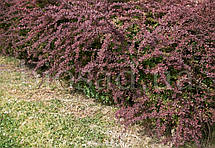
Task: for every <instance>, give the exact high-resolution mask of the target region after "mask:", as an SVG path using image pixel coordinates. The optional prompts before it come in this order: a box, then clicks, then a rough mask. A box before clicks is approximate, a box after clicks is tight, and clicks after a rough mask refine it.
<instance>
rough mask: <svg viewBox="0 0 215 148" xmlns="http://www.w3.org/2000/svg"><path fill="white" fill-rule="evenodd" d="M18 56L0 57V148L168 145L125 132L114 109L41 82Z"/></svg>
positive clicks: (159, 147) (134, 129) (136, 132)
mask: <svg viewBox="0 0 215 148" xmlns="http://www.w3.org/2000/svg"><path fill="white" fill-rule="evenodd" d="M41 81H42V78H40V77H39V76H38V75H37V74H35V73H33V72H32V70H30V69H28V68H27V67H26V66H25V65H23V64H22V63H21V62H20V60H17V59H14V58H11V57H3V56H0V121H1V122H0V147H38V148H42V147H62V148H66V147H114V148H116V147H122V148H127V147H135V148H138V147H139V148H168V146H164V145H162V144H158V142H157V140H155V139H151V138H149V137H147V136H145V135H143V132H139V131H140V127H138V126H137V125H134V126H131V127H129V128H128V130H126V131H125V128H124V126H122V125H120V124H119V123H118V121H117V120H116V119H115V118H114V114H115V111H116V108H114V107H110V106H105V105H101V104H99V103H96V102H94V101H93V99H87V98H85V97H84V96H82V95H81V94H71V93H70V92H69V91H68V90H67V89H65V88H63V87H62V86H61V85H60V82H59V80H54V81H53V82H49V81H48V79H45V81H44V83H43V84H42V85H41V87H40V88H38V86H39V84H40V82H41Z"/></svg>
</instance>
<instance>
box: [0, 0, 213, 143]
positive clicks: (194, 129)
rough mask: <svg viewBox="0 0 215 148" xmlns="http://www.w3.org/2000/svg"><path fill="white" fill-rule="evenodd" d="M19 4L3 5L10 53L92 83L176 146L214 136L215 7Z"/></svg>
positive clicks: (172, 1) (87, 0)
mask: <svg viewBox="0 0 215 148" xmlns="http://www.w3.org/2000/svg"><path fill="white" fill-rule="evenodd" d="M12 2H13V3H14V4H13V5H11V6H10V7H7V6H5V3H4V4H1V6H0V10H1V13H0V24H1V26H3V27H2V28H3V29H4V30H5V32H4V33H1V35H0V41H1V44H0V46H2V47H3V46H5V47H7V48H4V50H3V53H5V54H6V53H10V54H11V53H13V51H15V53H16V55H19V56H26V57H25V58H26V59H27V60H28V62H31V63H35V64H36V68H35V69H38V68H41V67H46V71H45V73H48V74H49V75H50V76H52V77H62V78H64V77H67V78H69V79H70V80H72V82H73V83H74V84H77V83H79V82H81V81H83V79H87V81H88V83H90V84H91V85H90V87H93V89H94V90H95V91H96V92H99V93H103V94H104V93H105V94H107V95H108V96H111V97H112V98H113V99H114V102H115V103H118V104H120V105H121V109H120V110H119V111H118V112H117V116H118V117H122V118H124V119H125V120H124V121H125V122H124V123H125V124H127V125H128V124H132V123H135V122H138V121H143V120H149V121H151V125H150V127H151V128H152V129H153V130H154V131H155V132H156V133H157V135H169V137H168V136H167V137H168V138H169V140H171V141H172V142H173V143H174V144H175V145H176V146H178V145H183V144H184V142H188V141H194V142H196V143H197V144H198V143H199V142H200V140H201V138H202V137H203V136H207V132H205V131H207V130H206V129H207V128H210V126H212V125H213V124H214V122H215V119H214V110H215V106H214V105H215V100H214V99H215V94H214V92H215V87H214V79H215V66H214V65H215V2H212V1H209V0H206V1H204V2H202V3H198V4H196V3H194V2H189V1H182V0H159V1H158V0H155V1H150V2H147V1H145V0H138V1H132V2H125V3H114V2H110V1H106V0H70V1H69V0H67V1H66V0H59V1H54V2H53V3H52V4H51V5H49V3H45V5H43V7H39V6H38V3H37V1H36V2H34V1H30V0H29V1H28V0H19V1H16V0H12ZM1 3H3V2H1ZM8 3H10V1H8ZM6 49H10V51H7V50H6ZM11 49H14V50H12V51H11ZM80 75H81V76H80ZM101 84H102V87H101ZM128 100H129V103H127V101H128ZM172 131H174V132H172ZM204 132H205V133H204Z"/></svg>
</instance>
